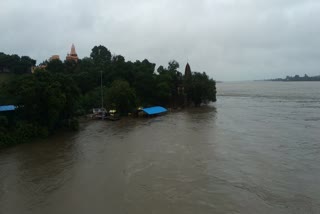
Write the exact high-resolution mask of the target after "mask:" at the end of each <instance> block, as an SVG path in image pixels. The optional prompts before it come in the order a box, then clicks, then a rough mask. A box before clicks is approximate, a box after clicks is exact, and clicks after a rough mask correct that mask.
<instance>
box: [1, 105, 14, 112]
mask: <svg viewBox="0 0 320 214" xmlns="http://www.w3.org/2000/svg"><path fill="white" fill-rule="evenodd" d="M15 109H16V107H15V106H14V105H7V106H0V112H1V111H14V110H15Z"/></svg>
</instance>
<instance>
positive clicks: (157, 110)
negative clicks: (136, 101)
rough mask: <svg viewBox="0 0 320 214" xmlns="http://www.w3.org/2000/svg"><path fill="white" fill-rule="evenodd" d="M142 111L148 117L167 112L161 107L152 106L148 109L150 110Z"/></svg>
mask: <svg viewBox="0 0 320 214" xmlns="http://www.w3.org/2000/svg"><path fill="white" fill-rule="evenodd" d="M142 111H144V112H145V113H147V114H149V115H153V114H160V113H163V112H167V111H168V110H167V109H165V108H163V107H161V106H154V107H150V108H143V109H142Z"/></svg>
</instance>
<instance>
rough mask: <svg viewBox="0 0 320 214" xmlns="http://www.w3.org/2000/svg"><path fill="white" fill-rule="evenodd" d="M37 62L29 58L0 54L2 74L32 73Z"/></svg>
mask: <svg viewBox="0 0 320 214" xmlns="http://www.w3.org/2000/svg"><path fill="white" fill-rule="evenodd" d="M35 65H36V60H33V59H31V58H30V57H28V56H22V57H19V56H18V55H16V54H14V55H7V54H4V53H1V52H0V73H20V74H22V73H31V68H32V66H35Z"/></svg>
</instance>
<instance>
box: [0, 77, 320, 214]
mask: <svg viewBox="0 0 320 214" xmlns="http://www.w3.org/2000/svg"><path fill="white" fill-rule="evenodd" d="M217 87H218V91H219V94H218V95H219V96H218V102H217V103H214V104H211V105H209V106H206V107H201V108H192V109H187V110H181V111H177V112H172V113H169V114H166V115H164V116H161V117H156V118H150V119H130V118H128V119H122V120H120V121H116V122H111V121H88V122H84V123H83V124H81V130H80V131H79V132H77V133H67V134H61V135H59V136H55V137H53V138H51V139H49V140H45V141H40V142H36V143H32V144H25V145H19V146H16V147H14V148H9V149H4V150H2V151H0V213H1V214H11V213H19V214H20V213H27V214H29V213H30V214H31V213H32V214H43V213H46V214H56V213H77V214H82V213H83V214H88V213H110V214H111V213H112V214H118V213H119V214H122V213H132V214H141V213H156V214H158V213H159V214H160V213H161V214H163V213H177V214H188V213H190V214H196V213H199V214H200V213H210V214H211V213H246V214H248V213H249V214H250V213H260V214H261V213H266V214H269V213H290V214H291V213H320V83H316V82H309V83H305V82H299V83H293V82H292V83H280V82H250V83H220V84H218V85H217Z"/></svg>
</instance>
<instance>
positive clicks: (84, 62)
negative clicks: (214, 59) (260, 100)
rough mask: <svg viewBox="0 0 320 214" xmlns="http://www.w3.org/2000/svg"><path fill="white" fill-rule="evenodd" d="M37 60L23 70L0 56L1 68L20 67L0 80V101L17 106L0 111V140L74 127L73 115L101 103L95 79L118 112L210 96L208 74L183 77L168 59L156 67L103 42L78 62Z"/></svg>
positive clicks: (211, 87) (192, 102)
mask: <svg viewBox="0 0 320 214" xmlns="http://www.w3.org/2000/svg"><path fill="white" fill-rule="evenodd" d="M0 56H2V55H0ZM3 56H4V54H3ZM6 56H7V55H6ZM4 58H5V57H4ZM15 58H16V57H15ZM22 58H23V57H21V58H20V61H19V60H18V61H19V62H21V61H23V60H22ZM16 59H18V58H16ZM23 59H28V60H26V61H29V62H30V63H29V64H28V63H26V65H25V66H26V67H27V65H28V66H29V67H30V66H33V65H34V64H35V61H34V60H32V59H30V58H23ZM18 61H16V62H17V63H18ZM1 63H2V64H1ZM42 64H44V65H46V68H45V69H36V70H35V72H34V73H33V74H29V73H27V72H20V71H22V70H19V69H17V68H16V67H15V65H14V63H13V62H12V61H10V60H9V61H8V60H7V61H6V60H3V59H2V58H1V57H0V66H2V68H9V70H10V71H12V72H16V73H25V74H23V75H17V76H16V77H15V78H13V80H12V81H10V82H7V83H5V84H2V85H1V86H0V87H1V89H0V105H5V104H13V105H15V106H18V109H17V110H16V111H15V112H7V113H5V114H0V127H1V128H0V144H1V143H7V144H13V143H14V142H20V141H28V139H30V138H34V137H37V136H47V135H49V134H51V133H53V132H54V131H55V130H57V129H58V128H61V127H66V128H73V129H76V128H77V120H76V117H77V116H79V115H83V114H86V113H88V112H89V111H90V110H91V109H92V108H93V107H101V84H102V86H103V87H102V91H103V103H104V106H103V107H105V108H107V109H117V110H118V111H119V112H120V113H122V114H126V113H128V112H134V111H135V110H136V109H137V107H139V106H144V107H146V106H152V105H163V106H166V107H182V106H186V105H195V106H199V105H201V104H202V103H207V102H210V101H215V100H216V88H215V81H214V80H212V79H210V78H209V77H208V76H207V75H206V73H198V72H193V73H192V75H191V76H190V77H189V78H184V75H183V74H182V73H181V72H179V70H178V69H179V67H180V66H179V63H178V62H176V61H174V60H172V61H170V62H169V63H168V66H167V67H164V66H160V67H158V68H157V69H156V65H155V64H154V63H151V62H149V61H148V60H147V59H145V60H143V61H139V60H137V61H135V62H131V61H126V60H125V58H124V57H123V56H121V55H112V54H111V52H110V51H109V50H108V49H107V48H106V47H104V46H95V47H94V48H93V49H92V52H91V54H90V57H85V58H83V59H81V60H79V61H78V62H74V61H64V62H62V61H60V60H52V61H46V62H43V63H42ZM25 70H27V69H25ZM18 71H19V72H18ZM8 133H11V134H8ZM17 136H19V137H17Z"/></svg>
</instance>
